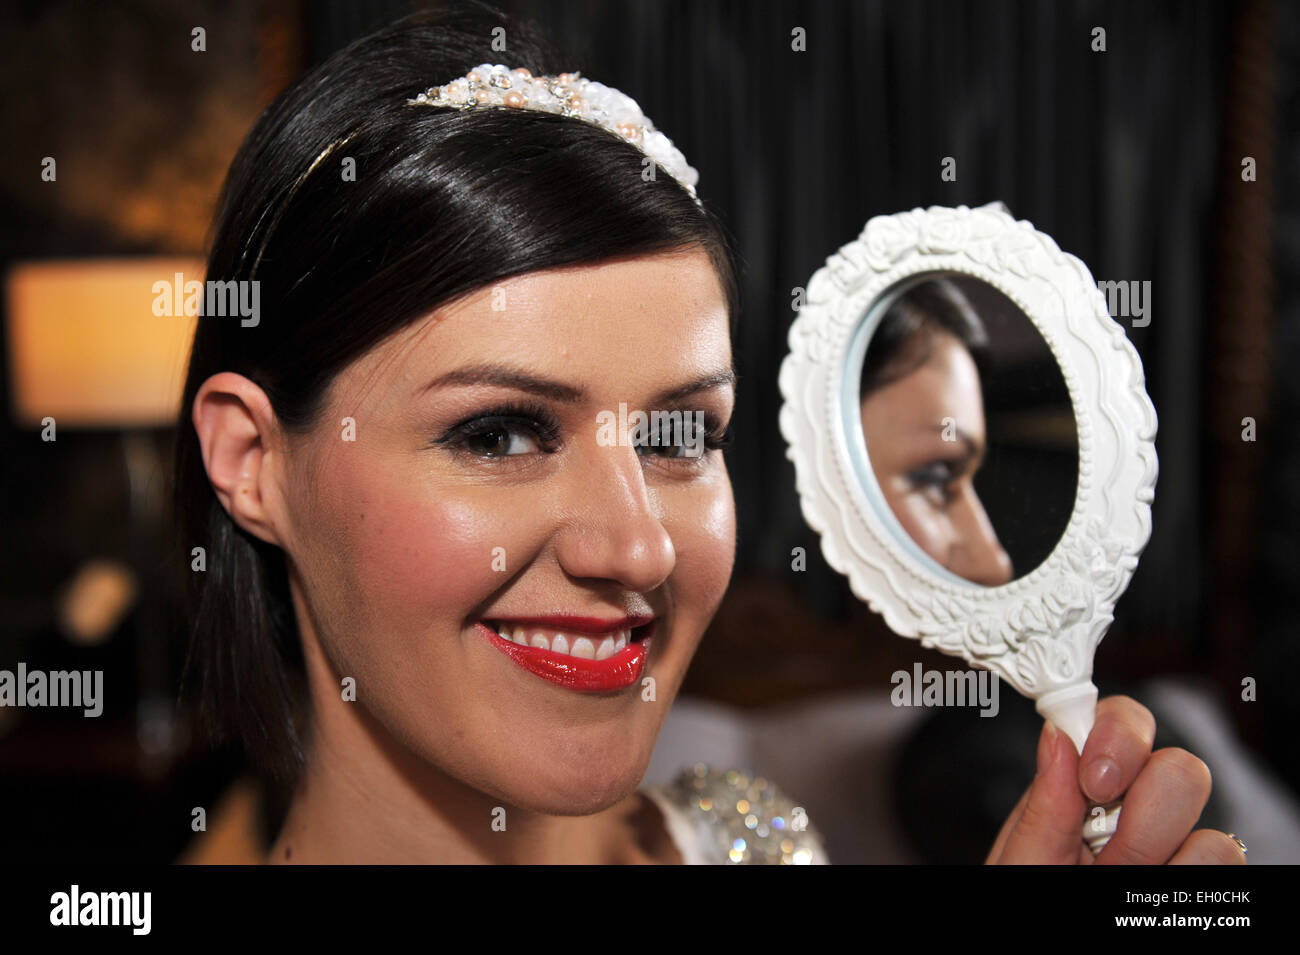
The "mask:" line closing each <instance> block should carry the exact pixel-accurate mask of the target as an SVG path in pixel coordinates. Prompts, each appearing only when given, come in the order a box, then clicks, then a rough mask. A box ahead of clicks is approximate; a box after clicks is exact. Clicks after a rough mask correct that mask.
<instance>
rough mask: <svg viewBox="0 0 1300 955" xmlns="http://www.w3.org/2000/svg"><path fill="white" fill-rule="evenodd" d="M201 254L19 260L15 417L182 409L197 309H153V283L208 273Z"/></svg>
mask: <svg viewBox="0 0 1300 955" xmlns="http://www.w3.org/2000/svg"><path fill="white" fill-rule="evenodd" d="M203 270H204V266H203V262H202V261H201V260H199V259H195V258H147V259H87V260H79V261H73V260H66V261H51V262H29V263H22V264H19V265H15V266H13V267H12V268H11V269H10V271H9V273H8V275H7V277H6V282H5V297H6V314H7V316H8V334H9V342H8V345H9V362H10V382H11V387H12V399H13V409H14V417H15V419H16V421H17V423H18V424H20V425H25V426H29V427H39V426H40V423H41V419H43V418H45V417H46V416H49V417H52V418H54V419H55V421H56V422H57V423H58V424H59V425H72V426H74V427H121V426H136V427H148V426H155V425H161V424H168V423H170V422H172V421H174V420H175V417H176V414H177V412H178V411H179V409H180V398H181V390H182V388H183V387H184V384H185V365H186V361H187V359H188V357H189V348H190V342H191V340H192V338H193V337H194V324H195V318H194V317H193V316H192V315H191V316H187V315H185V314H184V310H183V309H181V310H180V313H179V314H170V315H168V314H164V315H161V316H160V315H157V314H155V311H156V309H155V305H156V302H157V300H158V298H159V293H158V292H157V291H156V290H155V285H156V283H159V282H166V283H167V284H168V287H169V288H170V287H171V286H172V285H173V284H174V283H176V280H177V275H178V274H180V275H181V276H183V278H182V280H181V283H182V284H181V287H182V288H183V287H184V285H183V283H184V282H189V281H199V282H202V281H203Z"/></svg>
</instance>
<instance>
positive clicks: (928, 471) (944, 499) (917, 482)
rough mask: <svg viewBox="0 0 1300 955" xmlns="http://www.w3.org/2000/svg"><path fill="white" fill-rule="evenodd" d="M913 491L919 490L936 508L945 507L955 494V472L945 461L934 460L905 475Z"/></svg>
mask: <svg viewBox="0 0 1300 955" xmlns="http://www.w3.org/2000/svg"><path fill="white" fill-rule="evenodd" d="M907 479H908V481H909V482H910V483H911V485H912V489H913V490H914V491H920V492H921V493H922V494H924V495H925V498H926V500H928V501H929V502H930V503H931V504H933V505H934V506H935V507H937V508H941V509H942V508H946V507H947V506H948V505H949V504H951V503H952V501H953V498H954V497H956V496H957V472H956V470H955V469H954V468H953V466H952V465H951V464H949V463H948V462H947V461H935V462H934V463H932V464H928V465H926V466H925V467H923V468H920V469H918V470H916V471H912V472H911V473H910V474H908V475H907Z"/></svg>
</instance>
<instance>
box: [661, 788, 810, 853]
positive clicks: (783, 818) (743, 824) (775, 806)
mask: <svg viewBox="0 0 1300 955" xmlns="http://www.w3.org/2000/svg"><path fill="white" fill-rule="evenodd" d="M641 791H642V792H643V793H644V794H645V795H646V796H648V797H649V798H650V799H651V800H653V801H654V803H655V805H656V806H658V807H659V809H660V811H661V812H662V813H663V814H664V822H665V823H666V824H667V827H668V834H669V835H670V836H671V837H672V840H673V842H674V843H676V845H677V849H678V851H679V852H681V854H682V860H683V861H684V862H685V863H686V864H687V865H732V864H740V865H826V864H828V863H829V861H830V860H829V859H827V857H826V850H825V848H824V847H823V845H822V837H821V834H820V833H819V832H818V831H817V830H816V829H815V828H814V827H813V825H812V823H810V822H809V821H808V815H807V813H806V812H804V810H803V808H802V807H801V806H797V805H796V804H795V803H794V801H793V800H792V799H790V797H789V796H787V795H786V794H785V793H783V792H782V791H781V790H780V789H778V788H777V787H776V786H775V785H773V784H772V782H771V781H770V780H767V779H764V778H763V777H761V776H754V775H752V774H750V773H746V772H744V771H742V770H736V769H732V770H727V771H722V770H717V769H711V768H710V767H708V766H706V765H704V764H703V763H699V764H696V765H695V766H694V767H691V768H688V769H684V770H682V772H681V774H680V775H678V777H677V778H676V779H674V780H673V781H672V782H671V783H666V784H663V785H659V786H648V787H646V788H645V789H642V790H641Z"/></svg>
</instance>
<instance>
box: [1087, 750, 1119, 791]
mask: <svg viewBox="0 0 1300 955" xmlns="http://www.w3.org/2000/svg"><path fill="white" fill-rule="evenodd" d="M1083 791H1084V792H1086V793H1087V794H1088V795H1089V796H1090V797H1091V798H1092V801H1093V802H1110V801H1111V800H1113V799H1115V798H1116V797H1117V796H1119V766H1118V765H1116V763H1115V761H1114V760H1113V759H1111V758H1109V757H1102V758H1101V759H1094V760H1093V761H1092V762H1091V763H1089V764H1088V766H1087V768H1085V769H1084V771H1083Z"/></svg>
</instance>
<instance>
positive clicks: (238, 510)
mask: <svg viewBox="0 0 1300 955" xmlns="http://www.w3.org/2000/svg"><path fill="white" fill-rule="evenodd" d="M192 420H193V422H194V430H195V431H196V432H198V436H199V447H200V449H201V450H200V453H201V455H202V457H203V466H204V468H206V469H207V472H208V480H209V481H210V482H211V483H212V489H213V490H214V491H215V492H216V494H217V499H218V500H219V501H220V502H221V506H222V507H224V508H225V509H226V513H228V514H229V515H230V516H231V518H232V519H233V520H234V521H235V523H236V524H238V525H239V526H240V527H242V528H243V529H244V530H246V531H248V533H250V534H252V535H254V536H255V537H258V538H260V539H262V540H264V541H266V542H267V543H270V544H275V545H277V546H279V547H283V546H284V544H285V540H284V535H283V527H284V523H283V515H284V507H283V502H284V493H283V488H284V482H283V478H284V475H283V473H282V469H281V465H282V464H283V458H284V456H283V453H282V452H281V450H280V448H281V443H280V430H279V423H278V422H277V421H276V417H275V411H274V410H273V409H272V408H271V401H270V399H269V398H267V397H266V392H264V391H262V389H261V388H259V387H258V386H257V385H255V384H253V382H251V381H249V380H248V379H247V378H245V377H244V376H243V375H237V374H235V373H234V372H228V371H225V372H221V373H220V374H217V375H213V376H212V377H211V378H209V379H208V380H207V381H205V382H204V383H203V385H202V386H201V387H200V388H199V391H198V394H196V395H195V396H194V407H193V409H192Z"/></svg>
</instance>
